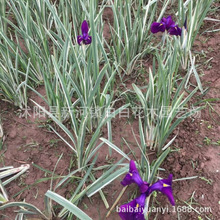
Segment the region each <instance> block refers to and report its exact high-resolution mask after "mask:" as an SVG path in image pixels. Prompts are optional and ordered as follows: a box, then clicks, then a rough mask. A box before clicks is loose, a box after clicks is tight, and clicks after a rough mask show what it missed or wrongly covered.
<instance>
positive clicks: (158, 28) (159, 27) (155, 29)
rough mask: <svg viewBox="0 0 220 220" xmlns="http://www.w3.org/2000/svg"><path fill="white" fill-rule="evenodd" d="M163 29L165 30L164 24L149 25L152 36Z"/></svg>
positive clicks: (154, 23)
mask: <svg viewBox="0 0 220 220" xmlns="http://www.w3.org/2000/svg"><path fill="white" fill-rule="evenodd" d="M165 29H166V26H165V24H164V23H158V22H153V24H152V25H151V32H152V33H153V34H155V33H157V32H164V31H165Z"/></svg>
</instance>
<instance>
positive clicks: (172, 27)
mask: <svg viewBox="0 0 220 220" xmlns="http://www.w3.org/2000/svg"><path fill="white" fill-rule="evenodd" d="M165 30H167V31H168V33H169V34H170V35H177V36H178V35H181V29H180V28H179V27H178V26H177V25H176V24H175V22H174V21H173V20H172V17H171V16H168V17H166V18H162V19H161V22H153V23H152V25H151V32H152V33H153V34H155V33H158V32H164V31H165Z"/></svg>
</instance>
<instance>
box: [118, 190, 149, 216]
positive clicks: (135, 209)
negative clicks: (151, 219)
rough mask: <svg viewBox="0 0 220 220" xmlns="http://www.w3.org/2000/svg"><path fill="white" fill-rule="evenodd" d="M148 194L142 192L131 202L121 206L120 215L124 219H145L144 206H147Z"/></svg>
mask: <svg viewBox="0 0 220 220" xmlns="http://www.w3.org/2000/svg"><path fill="white" fill-rule="evenodd" d="M145 200H146V194H145V193H144V194H141V195H140V196H139V197H137V198H135V199H134V200H132V201H131V202H129V203H127V204H124V205H122V206H120V209H119V213H118V214H119V216H120V217H121V219H122V220H145V218H144V213H143V211H144V206H145Z"/></svg>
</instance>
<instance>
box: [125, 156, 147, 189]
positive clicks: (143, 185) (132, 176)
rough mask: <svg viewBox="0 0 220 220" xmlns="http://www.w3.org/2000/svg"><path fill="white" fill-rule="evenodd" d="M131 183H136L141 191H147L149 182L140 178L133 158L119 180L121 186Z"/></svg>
mask: <svg viewBox="0 0 220 220" xmlns="http://www.w3.org/2000/svg"><path fill="white" fill-rule="evenodd" d="M131 183H136V184H137V185H138V186H139V188H140V191H141V193H145V192H147V190H148V188H149V184H148V183H147V182H145V181H143V180H142V178H141V176H140V174H139V172H138V170H137V168H136V165H135V162H134V161H133V160H131V161H130V166H129V172H128V173H127V174H126V176H125V178H124V179H123V180H122V181H121V184H122V185H123V186H127V185H130V184H131Z"/></svg>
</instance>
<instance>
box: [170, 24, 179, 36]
mask: <svg viewBox="0 0 220 220" xmlns="http://www.w3.org/2000/svg"><path fill="white" fill-rule="evenodd" d="M168 33H169V34H170V35H176V36H181V33H182V29H181V28H179V27H178V25H175V26H174V27H171V28H170V29H169V30H168Z"/></svg>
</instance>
